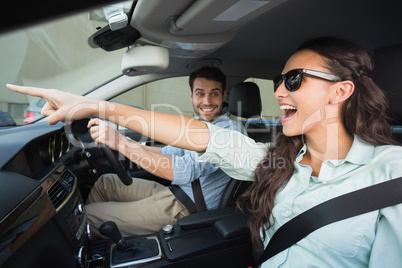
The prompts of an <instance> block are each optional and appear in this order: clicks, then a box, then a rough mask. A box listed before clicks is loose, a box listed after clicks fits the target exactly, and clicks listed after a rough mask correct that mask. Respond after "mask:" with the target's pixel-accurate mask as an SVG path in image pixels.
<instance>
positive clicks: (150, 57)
mask: <svg viewBox="0 0 402 268" xmlns="http://www.w3.org/2000/svg"><path fill="white" fill-rule="evenodd" d="M168 66H169V50H168V49H167V48H164V47H158V46H148V45H147V46H136V47H133V48H131V49H129V50H127V51H126V52H125V53H124V55H123V61H122V65H121V70H122V72H123V74H124V75H127V76H137V75H143V74H148V73H156V72H159V71H163V70H165V69H166V68H167V67H168Z"/></svg>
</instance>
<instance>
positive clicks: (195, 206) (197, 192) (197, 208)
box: [169, 179, 207, 214]
mask: <svg viewBox="0 0 402 268" xmlns="http://www.w3.org/2000/svg"><path fill="white" fill-rule="evenodd" d="M191 187H192V189H193V195H194V200H195V203H194V202H193V200H191V198H190V197H189V196H188V195H187V194H186V193H185V192H184V191H183V189H181V187H180V186H178V185H172V186H170V188H169V189H170V191H171V192H172V193H173V194H174V195H175V196H176V198H177V199H179V201H180V202H181V203H182V204H183V205H184V206H185V207H186V208H187V210H188V211H189V212H190V213H191V214H193V213H196V212H201V211H204V210H207V206H206V204H205V199H204V195H203V194H202V189H201V184H200V179H196V180H194V181H192V182H191Z"/></svg>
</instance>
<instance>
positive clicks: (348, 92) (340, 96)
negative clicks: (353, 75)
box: [330, 80, 355, 103]
mask: <svg viewBox="0 0 402 268" xmlns="http://www.w3.org/2000/svg"><path fill="white" fill-rule="evenodd" d="M354 91H355V84H354V83H353V82H352V81H350V80H346V81H342V82H338V83H337V87H336V89H335V92H334V94H333V95H332V97H331V99H330V103H341V102H344V101H345V100H347V99H348V98H349V97H350V96H352V94H353V92H354Z"/></svg>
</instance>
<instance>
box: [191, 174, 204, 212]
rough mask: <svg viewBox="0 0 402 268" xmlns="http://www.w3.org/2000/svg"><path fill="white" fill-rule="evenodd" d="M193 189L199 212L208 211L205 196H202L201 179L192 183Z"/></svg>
mask: <svg viewBox="0 0 402 268" xmlns="http://www.w3.org/2000/svg"><path fill="white" fill-rule="evenodd" d="M191 187H192V188H193V195H194V201H195V206H196V208H197V212H201V211H205V210H207V206H206V204H205V199H204V195H203V194H202V189H201V183H200V179H196V180H194V181H192V182H191Z"/></svg>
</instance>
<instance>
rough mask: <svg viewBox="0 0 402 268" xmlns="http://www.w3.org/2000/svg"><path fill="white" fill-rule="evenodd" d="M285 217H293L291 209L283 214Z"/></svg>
mask: <svg viewBox="0 0 402 268" xmlns="http://www.w3.org/2000/svg"><path fill="white" fill-rule="evenodd" d="M283 215H285V216H286V217H289V216H290V215H292V212H291V211H290V210H289V209H287V210H285V211H284V212H283Z"/></svg>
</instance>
